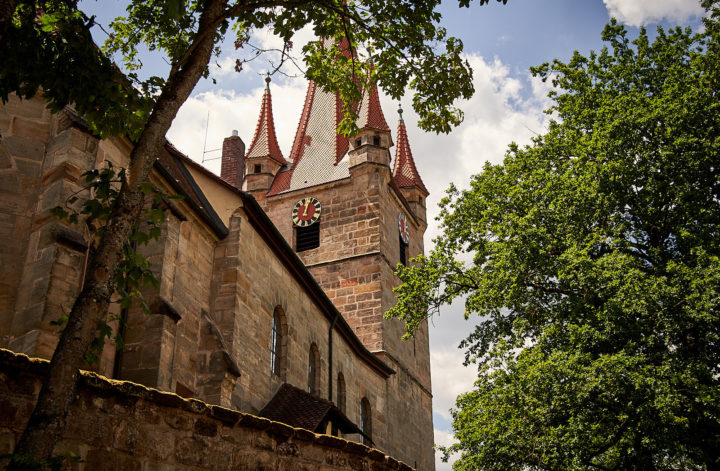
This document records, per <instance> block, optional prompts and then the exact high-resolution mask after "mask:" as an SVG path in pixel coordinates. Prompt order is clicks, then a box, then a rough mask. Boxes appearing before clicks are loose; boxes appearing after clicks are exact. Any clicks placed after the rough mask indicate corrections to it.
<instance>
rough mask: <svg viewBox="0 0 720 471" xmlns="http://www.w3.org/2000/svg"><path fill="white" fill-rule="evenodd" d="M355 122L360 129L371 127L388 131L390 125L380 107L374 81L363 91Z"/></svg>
mask: <svg viewBox="0 0 720 471" xmlns="http://www.w3.org/2000/svg"><path fill="white" fill-rule="evenodd" d="M357 124H358V128H360V129H365V128H371V129H376V130H378V131H388V132H389V131H390V126H388V125H387V122H386V121H385V115H383V111H382V108H381V107H380V98H379V97H378V89H377V85H376V84H374V83H373V84H372V85H371V86H370V88H369V89H368V90H365V92H364V93H363V97H362V102H360V111H359V112H358V123H357Z"/></svg>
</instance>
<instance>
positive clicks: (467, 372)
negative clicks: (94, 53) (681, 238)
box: [82, 0, 702, 470]
mask: <svg viewBox="0 0 720 471" xmlns="http://www.w3.org/2000/svg"><path fill="white" fill-rule="evenodd" d="M123 4H124V2H97V1H95V0H84V1H83V3H82V5H83V8H85V9H86V11H89V12H90V13H91V14H95V15H97V16H98V21H99V22H100V23H101V24H103V25H104V26H107V24H108V23H109V20H110V19H111V18H113V17H114V16H116V15H119V14H122V12H123ZM441 11H442V13H443V21H442V24H443V26H445V27H446V28H447V30H448V32H449V34H450V35H453V36H457V37H459V38H461V39H462V40H463V42H464V44H465V51H466V53H467V55H468V60H469V61H470V63H471V65H472V66H473V68H474V70H475V73H474V84H475V88H476V94H475V96H474V97H473V98H472V99H470V100H468V101H467V102H464V103H461V104H460V106H461V108H463V109H464V111H465V113H466V115H465V122H464V123H463V124H462V125H461V126H459V127H458V128H457V129H456V130H455V131H454V132H453V133H452V134H450V135H448V136H437V135H434V134H427V133H423V132H421V131H419V130H418V129H417V127H416V126H415V122H416V120H415V116H414V115H413V113H412V111H410V108H411V107H410V100H409V97H406V99H404V100H403V108H404V109H405V110H406V112H405V114H404V116H405V121H406V124H407V126H408V135H409V139H410V145H411V147H412V150H413V154H414V157H415V160H416V163H417V166H418V169H419V172H420V174H421V176H422V177H423V179H424V181H425V184H426V186H427V187H428V189H429V190H430V192H431V195H430V197H429V198H428V216H429V220H430V221H431V223H430V224H431V225H430V227H429V228H428V231H427V233H426V239H425V243H426V251H427V249H428V248H429V247H430V246H431V245H432V243H431V239H432V238H433V237H434V236H435V235H437V226H436V224H435V223H434V221H432V219H433V217H434V216H435V215H436V214H437V209H436V205H437V202H438V201H439V199H440V198H442V196H443V193H444V190H445V189H446V188H447V187H448V186H449V184H450V183H451V182H454V183H455V184H456V185H457V186H459V187H461V188H462V187H465V186H466V185H467V184H468V182H469V177H470V175H472V174H475V173H478V172H480V170H481V169H482V166H483V165H484V163H485V162H486V161H489V162H493V163H499V162H501V161H502V158H503V155H504V152H505V149H506V148H507V145H508V144H509V143H510V142H513V141H515V142H518V143H520V144H525V143H528V142H529V140H530V138H531V137H532V136H533V135H534V134H541V133H542V132H543V131H544V129H545V127H546V126H547V119H548V117H547V115H545V114H544V113H543V110H544V109H545V108H547V106H548V104H549V103H548V101H547V100H546V98H545V95H546V94H547V91H548V84H543V83H541V82H540V81H538V80H536V79H532V78H531V77H530V75H529V73H528V68H529V67H530V66H533V65H538V64H541V63H543V62H546V61H551V60H552V59H554V58H559V59H561V60H567V59H569V58H570V57H571V55H572V53H573V51H574V50H578V51H580V52H581V53H583V54H587V53H588V52H589V51H590V50H591V49H595V50H598V49H600V48H601V47H602V41H601V40H600V32H601V31H602V28H603V26H604V25H605V24H606V23H607V22H608V20H609V19H610V17H611V16H615V17H617V18H618V19H619V20H621V21H622V22H624V23H626V24H628V25H629V29H630V31H631V33H633V34H635V33H637V27H638V26H640V25H647V27H648V29H649V30H651V31H654V30H655V28H656V27H657V25H658V24H661V25H663V26H665V27H668V26H671V25H676V24H682V25H689V26H693V27H698V26H699V25H700V18H699V15H700V14H701V13H702V11H701V9H700V7H699V4H698V2H697V0H508V4H507V5H502V4H498V3H497V2H495V1H494V0H491V4H490V5H486V6H482V7H480V6H478V5H477V2H475V3H474V4H471V7H470V8H468V9H460V8H458V7H457V2H456V1H450V2H446V3H445V4H443V6H442V7H441ZM104 39H105V37H104V34H103V33H101V32H99V31H98V32H97V35H96V40H97V41H98V42H102V41H104ZM312 39H313V36H312V33H311V32H310V31H302V32H301V33H300V34H298V37H297V38H296V39H295V41H294V42H295V44H296V50H299V49H300V47H299V46H300V45H302V44H303V43H304V42H306V41H310V40H312ZM252 42H253V43H255V44H258V45H263V46H272V45H277V44H279V42H278V41H277V39H276V38H273V37H272V36H271V35H270V34H269V33H268V32H267V31H258V32H256V33H255V34H253V36H252ZM241 52H242V51H241ZM143 57H144V58H145V59H144V63H145V66H146V68H147V69H148V70H150V71H151V72H152V73H165V72H166V71H167V68H168V67H167V65H166V64H165V63H164V62H163V61H162V60H161V59H160V58H158V57H153V56H150V55H144V56H143ZM237 57H238V52H237V51H235V50H234V48H233V47H231V46H229V47H226V48H225V49H224V51H223V54H222V55H221V57H220V58H219V59H218V60H217V64H219V65H220V67H218V66H217V65H215V66H213V67H212V76H213V78H214V79H215V82H216V83H213V82H212V81H211V80H204V81H202V82H201V83H200V84H199V85H198V87H197V88H196V90H195V92H194V93H193V95H192V96H191V98H190V99H189V100H188V102H187V103H186V104H185V106H184V107H183V108H182V109H181V111H180V113H179V114H178V117H177V118H176V120H175V122H174V123H173V127H172V128H171V130H170V132H169V134H168V138H169V139H170V140H171V141H172V142H173V143H174V144H175V145H176V146H177V147H178V148H179V149H180V150H182V151H183V152H185V153H186V154H188V155H189V156H190V157H191V158H193V159H195V160H197V161H204V164H205V165H206V166H207V167H208V168H209V169H210V170H212V171H215V172H218V171H219V160H217V159H214V158H216V157H219V153H218V152H217V151H215V149H218V148H219V147H220V146H221V145H222V139H223V138H224V137H226V136H229V135H230V134H231V132H232V130H233V129H237V130H238V132H239V135H240V137H241V138H242V139H243V140H244V141H245V142H246V143H249V141H250V140H251V139H252V134H253V132H254V130H255V123H256V120H257V116H258V112H259V108H260V102H261V94H262V89H263V88H264V82H263V80H262V74H263V73H264V72H265V71H266V70H267V68H268V67H267V64H266V63H262V62H260V61H256V62H253V63H251V64H249V66H248V67H246V68H245V70H244V71H243V72H241V73H239V74H238V73H235V72H233V66H232V64H233V63H234V60H235V58H237ZM288 73H290V74H297V71H296V70H288ZM306 86H307V83H306V81H305V80H304V79H303V78H302V77H294V78H293V77H283V76H275V77H274V78H273V82H272V84H271V89H272V93H273V105H274V111H275V122H276V127H277V132H278V140H279V143H280V147H281V149H282V151H283V153H284V155H286V156H287V154H288V153H289V150H290V145H291V141H292V138H293V136H294V134H295V128H296V126H297V123H298V120H299V117H300V110H301V107H302V102H303V99H304V95H305V90H306ZM381 102H382V105H383V110H384V112H385V116H386V118H387V121H388V124H389V125H390V127H391V129H393V130H394V129H396V126H397V113H396V111H395V110H396V109H397V103H393V102H392V101H390V100H388V99H386V98H385V99H382V100H381ZM208 117H209V124H208ZM206 126H207V142H205V130H206ZM203 148H205V150H206V151H208V152H206V153H204V154H203ZM472 327H473V325H472V319H470V320H468V321H465V320H464V319H463V317H462V305H461V303H460V304H456V305H453V306H451V307H449V308H447V309H444V310H443V311H442V312H441V315H440V317H439V318H437V319H434V320H433V321H432V322H431V334H430V335H431V356H432V367H433V384H434V387H433V394H434V399H433V412H434V413H433V416H434V421H435V429H436V433H435V436H436V442H437V443H440V444H447V443H449V440H450V439H451V435H450V416H449V413H448V410H449V409H450V408H451V407H452V406H453V404H454V398H455V397H456V396H457V394H459V393H461V392H463V391H467V390H469V389H470V388H471V387H472V382H473V378H474V377H475V373H474V370H473V369H472V368H466V367H463V366H462V360H463V352H462V351H460V350H458V349H457V345H458V343H459V342H460V340H461V339H462V338H463V337H464V336H466V335H467V334H468V333H469V332H470V331H471V330H472ZM437 466H438V468H437V469H439V470H447V469H450V465H449V464H445V463H440V462H439V461H438V464H437Z"/></svg>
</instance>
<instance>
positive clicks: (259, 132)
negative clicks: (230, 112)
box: [245, 77, 287, 165]
mask: <svg viewBox="0 0 720 471" xmlns="http://www.w3.org/2000/svg"><path fill="white" fill-rule="evenodd" d="M265 83H266V86H265V92H264V93H263V100H262V106H261V107H260V117H259V118H258V123H257V126H256V127H255V136H253V140H252V142H251V143H250V147H249V148H248V152H247V155H246V156H245V158H246V159H251V158H253V157H270V158H271V159H273V160H274V161H276V162H277V163H279V164H280V165H285V164H287V161H286V160H285V158H284V157H283V155H282V152H281V151H280V146H279V145H278V142H277V137H276V135H275V120H274V119H273V110H272V96H271V95H270V77H267V78H266V79H265Z"/></svg>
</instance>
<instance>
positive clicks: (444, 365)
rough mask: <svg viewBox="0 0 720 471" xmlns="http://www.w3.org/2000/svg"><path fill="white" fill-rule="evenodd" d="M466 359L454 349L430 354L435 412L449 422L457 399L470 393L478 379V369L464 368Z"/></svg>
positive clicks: (443, 349) (439, 349)
mask: <svg viewBox="0 0 720 471" xmlns="http://www.w3.org/2000/svg"><path fill="white" fill-rule="evenodd" d="M464 358H465V357H464V354H463V352H462V351H461V350H459V349H457V348H454V347H448V348H436V349H434V350H433V351H431V352H430V369H431V371H432V384H433V388H432V389H433V412H434V413H435V414H437V415H439V416H441V417H443V418H444V419H446V420H448V421H449V420H450V419H451V417H450V408H451V407H454V406H455V399H456V398H457V397H458V395H460V394H462V393H464V392H467V391H470V389H472V386H473V383H474V382H475V379H477V369H476V368H474V367H473V366H469V367H465V366H463V360H464Z"/></svg>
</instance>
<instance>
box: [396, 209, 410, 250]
mask: <svg viewBox="0 0 720 471" xmlns="http://www.w3.org/2000/svg"><path fill="white" fill-rule="evenodd" d="M398 230H399V231H400V237H402V240H403V242H405V244H408V243H409V242H410V228H409V227H408V222H407V219H406V218H405V215H404V214H403V213H400V214H398Z"/></svg>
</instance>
